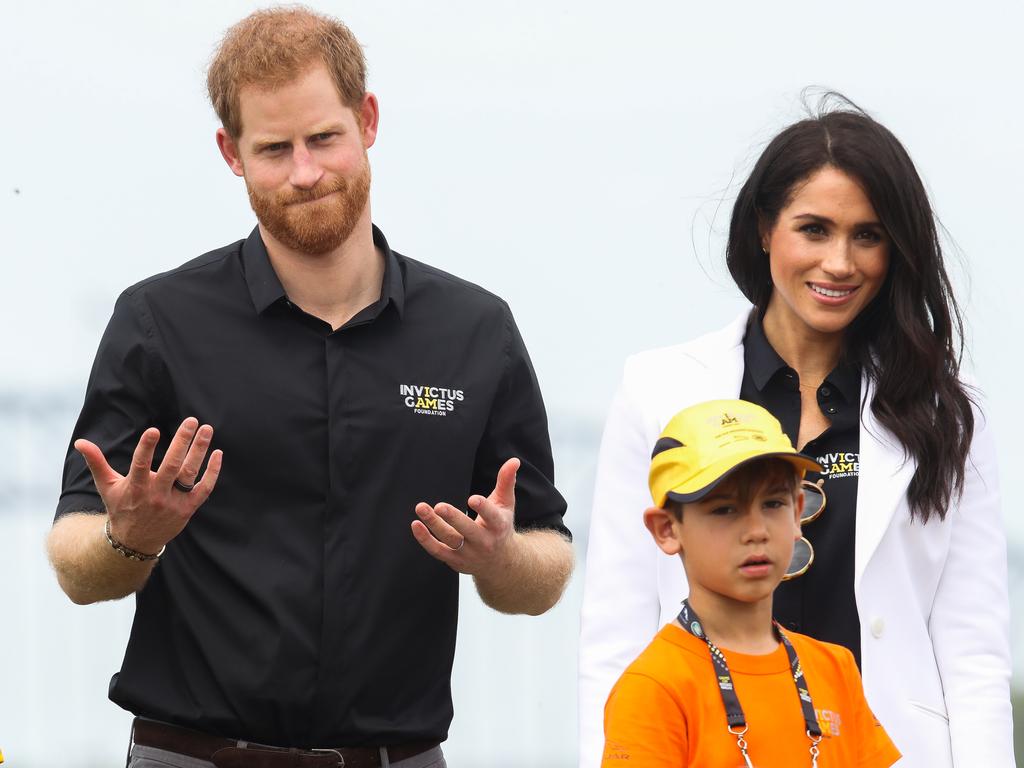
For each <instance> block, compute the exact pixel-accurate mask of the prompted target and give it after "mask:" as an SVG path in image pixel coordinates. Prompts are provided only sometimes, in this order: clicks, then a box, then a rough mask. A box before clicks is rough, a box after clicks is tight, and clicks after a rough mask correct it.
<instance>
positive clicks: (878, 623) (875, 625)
mask: <svg viewBox="0 0 1024 768" xmlns="http://www.w3.org/2000/svg"><path fill="white" fill-rule="evenodd" d="M883 632H885V619H883V618H882V617H881V616H875V618H873V619H872V620H871V634H872V635H874V636H875V637H876V638H880V637H881V636H882V633H883Z"/></svg>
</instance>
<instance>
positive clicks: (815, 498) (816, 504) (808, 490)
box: [800, 483, 825, 523]
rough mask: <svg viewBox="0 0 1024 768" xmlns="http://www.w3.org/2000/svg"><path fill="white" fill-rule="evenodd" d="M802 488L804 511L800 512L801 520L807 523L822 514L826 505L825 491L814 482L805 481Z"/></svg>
mask: <svg viewBox="0 0 1024 768" xmlns="http://www.w3.org/2000/svg"><path fill="white" fill-rule="evenodd" d="M801 490H802V491H803V494H804V511H803V512H801V513H800V522H802V523H806V522H809V521H811V520H813V519H814V518H816V517H817V516H818V515H820V514H821V510H822V507H824V506H825V493H824V492H823V491H822V490H821V488H819V487H818V486H816V485H814V484H813V483H804V484H803V486H802V487H801Z"/></svg>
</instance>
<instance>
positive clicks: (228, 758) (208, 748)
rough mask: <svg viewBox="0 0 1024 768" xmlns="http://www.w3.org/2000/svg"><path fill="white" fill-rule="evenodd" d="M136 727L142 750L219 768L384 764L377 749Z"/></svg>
mask: <svg viewBox="0 0 1024 768" xmlns="http://www.w3.org/2000/svg"><path fill="white" fill-rule="evenodd" d="M133 727H134V731H133V741H134V742H135V743H136V744H139V745H140V746H144V747H154V748H156V749H163V750H166V751H168V752H175V753H177V754H179V755H187V756H189V757H194V758H197V759H199V760H208V761H209V762H211V763H213V764H214V765H215V766H217V768H379V766H380V764H381V762H380V749H379V748H378V747H332V748H329V749H296V748H288V747H272V746H269V745H267V744H252V743H249V742H244V741H238V740H236V739H226V738H223V737H221V736H211V735H209V734H206V733H202V732H200V731H193V730H191V729H189V728H180V727H178V726H176V725H168V724H167V723H158V722H156V721H154V720H142V719H140V718H135V723H134V726H133ZM436 746H437V743H436V742H427V741H415V742H410V743H408V744H396V745H395V746H389V747H387V751H388V759H389V760H390V761H392V762H397V761H399V760H406V759H408V758H410V757H413V756H414V755H419V754H421V753H423V752H426V751H427V750H430V749H434V748H435V747H436Z"/></svg>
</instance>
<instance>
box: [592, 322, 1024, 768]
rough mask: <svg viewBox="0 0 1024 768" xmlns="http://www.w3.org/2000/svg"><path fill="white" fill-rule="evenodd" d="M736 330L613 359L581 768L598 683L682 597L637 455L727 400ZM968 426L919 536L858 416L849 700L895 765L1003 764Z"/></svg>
mask: <svg viewBox="0 0 1024 768" xmlns="http://www.w3.org/2000/svg"><path fill="white" fill-rule="evenodd" d="M746 321H747V313H744V314H743V315H742V316H740V317H738V318H737V319H736V320H735V321H734V322H732V323H731V324H730V325H729V326H728V327H726V328H724V329H722V330H721V331H718V332H715V333H711V334H708V335H706V336H702V337H701V338H699V339H696V340H694V341H691V342H689V343H687V344H681V345H678V346H673V347H666V348H664V349H658V350H654V351H651V352H645V353H641V354H638V355H634V356H633V357H630V358H629V359H628V360H627V361H626V366H625V371H624V374H623V381H622V386H621V387H620V389H619V392H618V394H617V395H616V398H615V401H614V403H613V404H612V407H611V411H610V413H609V415H608V421H607V424H606V426H605V431H604V437H603V439H602V442H601V453H600V459H599V463H598V472H597V485H596V488H595V491H594V509H593V515H592V518H591V523H590V543H589V546H588V548H587V560H586V576H585V582H584V594H583V609H582V616H581V622H582V623H581V635H580V675H579V702H580V766H581V768H596V767H597V766H599V765H600V762H601V752H602V747H603V742H604V728H603V722H604V720H603V712H604V704H605V701H606V700H607V697H608V693H609V691H610V690H611V687H612V685H613V684H614V683H615V681H616V680H617V679H618V677H619V675H620V674H621V673H622V671H623V670H624V669H625V668H626V666H628V665H629V663H630V662H632V661H633V659H634V658H636V656H637V655H638V654H639V653H640V651H641V650H643V648H644V647H645V646H646V645H647V643H649V642H650V640H651V639H652V637H653V636H654V633H655V632H656V631H657V630H658V628H659V627H660V626H661V625H663V624H665V623H667V622H669V621H672V620H673V619H674V618H675V616H676V614H677V613H678V611H679V603H680V601H681V600H682V598H683V597H685V596H686V592H687V587H686V576H685V574H684V572H683V568H682V564H681V562H680V561H679V558H673V557H667V556H665V555H664V554H663V553H662V552H661V551H660V550H659V549H658V548H657V547H656V546H655V544H654V541H653V540H652V538H651V536H650V534H649V533H648V532H647V529H646V528H645V527H644V524H643V520H642V512H643V510H644V509H646V508H647V507H649V506H650V505H651V497H650V493H649V491H648V488H647V470H648V466H649V463H650V456H651V449H652V447H653V446H654V443H655V442H656V440H657V439H658V435H659V434H660V433H661V430H662V429H663V428H664V426H665V424H666V423H667V422H668V420H669V419H670V418H671V417H672V416H673V415H674V414H675V413H676V412H677V411H679V410H681V409H682V408H684V407H686V406H688V405H692V404H694V403H697V402H701V401H704V400H713V399H720V398H728V397H739V392H740V384H741V381H742V377H743V334H744V330H745V325H746ZM864 386H865V387H867V389H866V390H865V391H866V392H867V396H868V400H867V402H869V403H870V402H871V396H872V388H871V385H870V382H865V384H864ZM977 415H978V416H979V418H978V420H977V422H978V423H977V426H976V431H975V437H974V442H973V445H972V448H971V455H970V458H969V459H968V463H967V474H966V479H965V487H964V493H963V497H962V500H961V501H960V503H959V504H957V505H956V506H954V507H953V508H952V509H950V510H949V512H948V514H947V515H946V519H945V520H944V521H939V520H938V519H937V518H933V519H932V520H931V521H930V522H929V523H928V524H927V525H922V524H921V523H919V522H914V523H912V522H911V520H910V513H909V509H908V506H907V498H906V490H907V486H908V484H909V482H910V479H911V477H912V476H913V473H914V469H915V466H916V465H915V464H914V462H913V461H905V460H904V456H903V451H902V449H901V448H900V447H899V445H898V443H897V441H896V439H895V438H894V437H893V436H892V434H891V433H890V432H888V431H887V430H886V429H885V428H883V427H882V426H881V425H879V424H878V422H877V421H875V419H874V417H873V416H872V414H871V410H870V408H865V409H863V413H862V414H861V426H860V477H859V480H858V487H857V523H856V531H857V540H856V548H855V566H854V592H855V595H856V600H857V610H858V612H859V614H860V621H861V662H862V671H863V677H864V689H865V691H866V693H867V699H868V702H869V704H870V705H871V708H872V710H873V711H874V713H875V716H876V717H877V718H878V719H879V721H880V722H881V723H882V725H883V726H884V727H885V729H886V731H887V732H888V734H889V736H890V738H892V740H893V741H894V742H895V743H896V746H897V747H898V748H899V750H900V752H901V753H902V754H903V759H902V760H901V761H900V763H899V765H900V766H906V767H907V768H981V767H982V766H984V768H1013V766H1014V757H1013V743H1012V742H1013V739H1012V728H1013V725H1012V719H1011V713H1010V692H1009V680H1010V647H1009V601H1008V597H1007V573H1006V541H1005V534H1004V531H1003V521H1002V518H1001V515H1000V511H999V489H998V480H997V475H996V456H995V446H994V443H993V441H992V437H991V433H990V432H989V431H988V429H987V428H986V425H985V424H984V422H983V417H982V416H981V415H980V414H977ZM810 683H811V685H812V686H813V684H814V681H813V680H811V681H810Z"/></svg>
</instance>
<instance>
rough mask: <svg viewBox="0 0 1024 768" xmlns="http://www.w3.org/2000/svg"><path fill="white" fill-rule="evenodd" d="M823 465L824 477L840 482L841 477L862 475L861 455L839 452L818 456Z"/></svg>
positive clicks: (822, 472)
mask: <svg viewBox="0 0 1024 768" xmlns="http://www.w3.org/2000/svg"><path fill="white" fill-rule="evenodd" d="M817 459H818V463H819V464H821V474H822V477H827V478H829V479H830V480H838V479H839V478H840V477H858V476H859V475H860V454H859V453H851V452H849V451H847V452H843V451H837V452H836V453H826V454H825V455H824V456H818V457H817Z"/></svg>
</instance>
